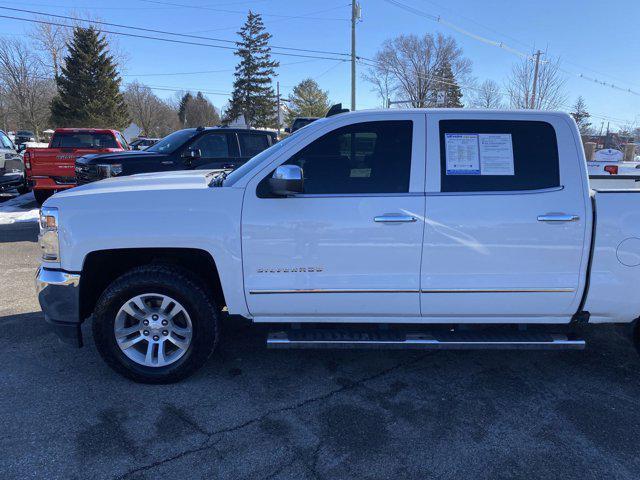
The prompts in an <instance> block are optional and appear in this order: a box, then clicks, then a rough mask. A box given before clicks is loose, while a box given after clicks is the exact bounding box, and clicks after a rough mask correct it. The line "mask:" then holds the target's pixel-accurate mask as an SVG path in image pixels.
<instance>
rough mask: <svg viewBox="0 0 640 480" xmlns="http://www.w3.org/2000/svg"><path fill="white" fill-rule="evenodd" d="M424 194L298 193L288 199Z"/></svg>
mask: <svg viewBox="0 0 640 480" xmlns="http://www.w3.org/2000/svg"><path fill="white" fill-rule="evenodd" d="M424 196H425V193H424V192H403V193H298V194H296V195H291V197H290V198H352V197H354V198H358V197H363V198H367V197H424Z"/></svg>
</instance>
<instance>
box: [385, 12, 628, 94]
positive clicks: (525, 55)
mask: <svg viewBox="0 0 640 480" xmlns="http://www.w3.org/2000/svg"><path fill="white" fill-rule="evenodd" d="M384 1H385V2H387V3H389V4H391V5H394V6H396V7H398V8H401V9H403V10H405V11H407V12H410V13H412V14H414V15H417V16H420V17H424V18H427V19H429V20H432V21H434V22H437V23H440V24H442V25H445V26H446V27H449V28H451V29H452V30H455V31H457V32H459V33H461V34H463V35H465V36H467V37H470V38H472V39H474V40H477V41H479V42H482V43H485V44H487V45H491V46H493V47H497V48H500V49H502V50H505V51H507V52H509V53H512V54H514V55H518V56H519V57H522V58H525V59H527V60H530V61H533V60H534V58H533V56H532V55H531V54H529V53H525V52H522V51H520V50H517V49H515V48H513V47H510V46H509V45H506V44H505V43H503V42H499V41H496V40H491V39H489V38H485V37H483V36H481V35H477V34H475V33H473V32H470V31H469V30H466V29H464V28H462V27H460V26H458V25H456V24H454V23H452V22H449V21H447V20H445V19H444V18H442V17H441V16H439V15H438V16H436V15H432V14H430V13H427V12H424V11H422V10H419V9H417V8H414V7H412V6H410V5H406V4H404V3H402V2H399V1H398V0H384ZM567 63H571V62H567ZM559 70H560V71H562V72H563V73H565V74H568V75H572V76H576V77H578V78H581V79H583V80H588V81H591V82H593V83H596V84H598V85H602V86H606V87H610V88H612V89H614V90H618V91H621V92H625V93H630V94H632V95H636V96H640V92H637V91H634V90H632V89H630V88H624V87H620V86H618V85H615V84H613V83H610V82H604V81H601V80H599V79H597V78H594V77H591V76H589V75H585V74H583V73H575V72H571V71H569V70H566V69H563V68H559ZM625 83H629V82H626V81H625Z"/></svg>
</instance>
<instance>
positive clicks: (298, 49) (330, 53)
mask: <svg viewBox="0 0 640 480" xmlns="http://www.w3.org/2000/svg"><path fill="white" fill-rule="evenodd" d="M0 9H2V10H11V11H14V12H21V13H31V14H34V15H41V16H44V17H53V18H62V19H65V20H67V19H68V18H69V17H68V16H65V15H55V14H53V13H46V12H38V11H35V10H26V9H23V8H13V7H3V6H0ZM74 20H75V21H78V22H84V23H92V24H98V25H107V26H109V27H117V28H128V29H131V30H137V31H140V32H149V33H159V34H162V35H173V36H177V37H185V38H193V39H196V40H209V41H212V42H221V43H227V44H229V43H230V44H233V45H236V44H237V42H236V40H228V39H226V38H215V37H205V36H202V35H192V34H188V33H176V32H168V31H165V30H155V29H152V28H144V27H134V26H130V25H123V24H120V23H110V22H103V21H100V20H85V19H80V18H76V19H74ZM270 47H271V48H272V49H273V48H275V49H278V50H291V51H297V52H308V53H323V54H327V55H340V56H348V55H349V54H348V53H341V52H330V51H326V50H311V49H307V48H296V47H280V46H277V45H270Z"/></svg>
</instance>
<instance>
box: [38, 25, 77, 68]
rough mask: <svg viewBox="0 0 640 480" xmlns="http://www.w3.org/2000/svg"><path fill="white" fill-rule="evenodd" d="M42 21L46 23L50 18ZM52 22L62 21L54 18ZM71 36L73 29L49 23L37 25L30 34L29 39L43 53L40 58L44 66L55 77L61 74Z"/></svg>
mask: <svg viewBox="0 0 640 480" xmlns="http://www.w3.org/2000/svg"><path fill="white" fill-rule="evenodd" d="M42 20H45V21H46V20H48V17H44V18H42ZM51 22H52V23H59V22H60V20H59V19H57V18H52V19H51ZM70 35H71V27H69V26H62V25H52V24H49V23H36V24H35V25H34V27H33V30H31V32H29V37H30V38H31V40H33V43H34V45H35V47H36V49H37V50H39V51H40V52H41V53H42V56H41V57H40V58H41V61H42V63H43V65H44V66H45V67H46V68H47V69H49V70H50V71H51V74H52V75H53V76H54V77H57V76H58V75H59V73H60V66H61V64H62V61H63V57H64V54H65V52H66V49H67V40H68V39H69V37H70Z"/></svg>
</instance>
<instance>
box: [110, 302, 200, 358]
mask: <svg viewBox="0 0 640 480" xmlns="http://www.w3.org/2000/svg"><path fill="white" fill-rule="evenodd" d="M113 329H114V333H115V337H116V343H117V344H118V346H119V347H120V350H122V352H123V353H124V354H125V355H126V356H127V357H128V358H130V359H131V360H133V361H134V362H136V363H137V364H139V365H143V366H145V367H164V366H167V365H171V364H172V363H174V362H176V361H177V360H178V359H179V358H180V357H182V356H183V355H184V354H185V353H186V352H187V349H188V348H189V345H190V344H191V338H192V336H193V325H192V324H191V318H190V317H189V314H188V313H187V310H186V309H185V308H184V307H183V306H182V305H181V304H180V302H178V301H177V300H175V299H173V298H171V297H169V296H167V295H163V294H160V293H145V294H143V295H138V296H136V297H133V298H131V299H129V300H127V301H126V302H125V303H124V305H122V307H120V310H118V313H117V315H116V319H115V322H114V324H113Z"/></svg>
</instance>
